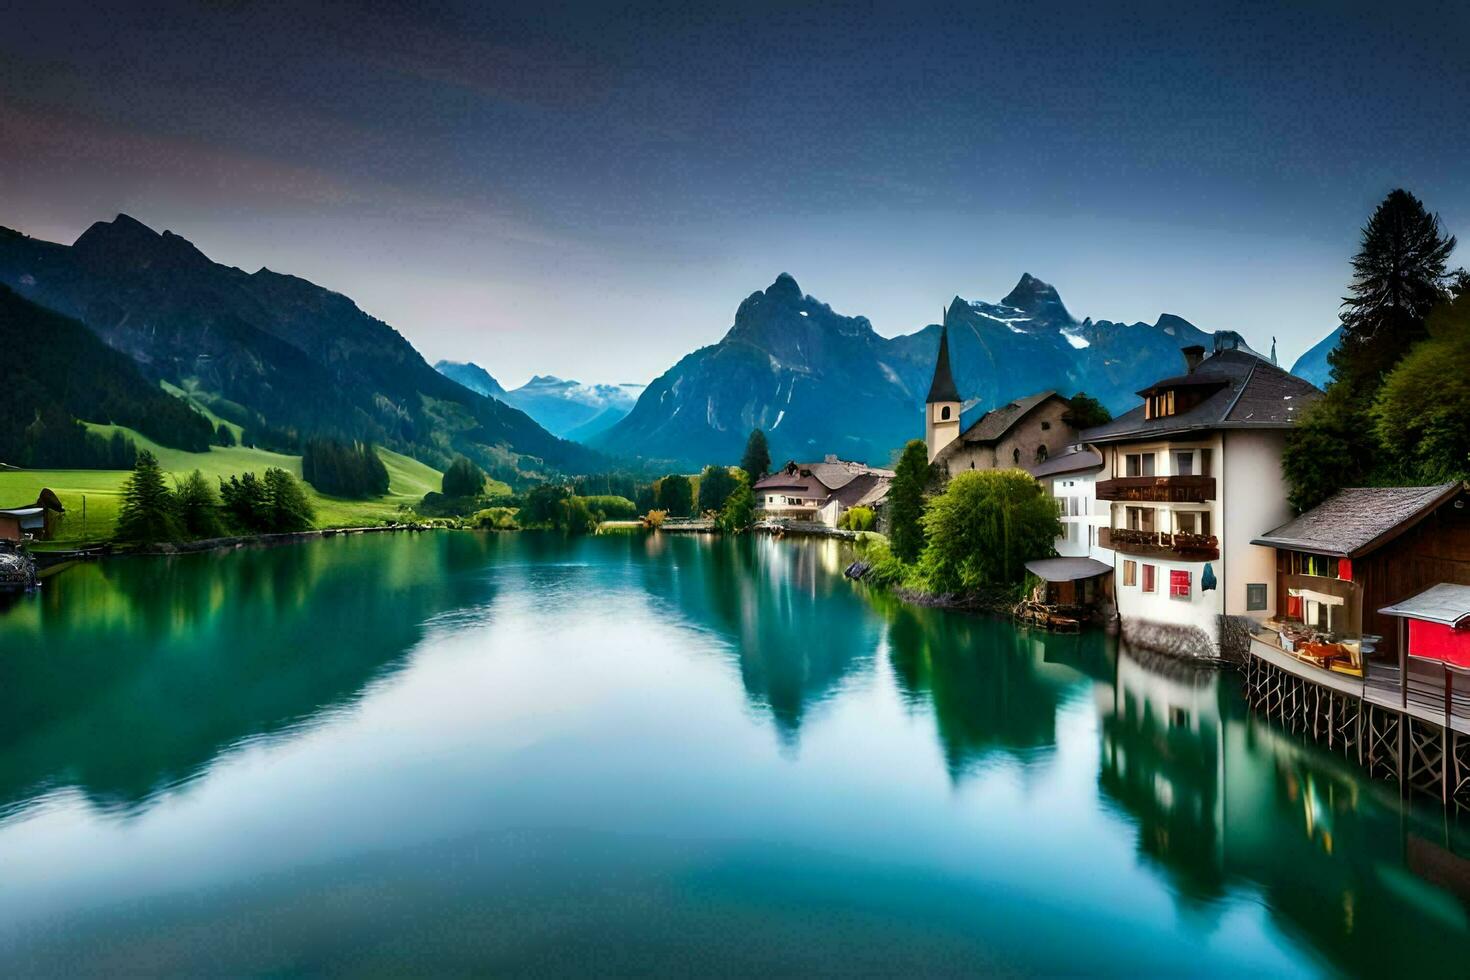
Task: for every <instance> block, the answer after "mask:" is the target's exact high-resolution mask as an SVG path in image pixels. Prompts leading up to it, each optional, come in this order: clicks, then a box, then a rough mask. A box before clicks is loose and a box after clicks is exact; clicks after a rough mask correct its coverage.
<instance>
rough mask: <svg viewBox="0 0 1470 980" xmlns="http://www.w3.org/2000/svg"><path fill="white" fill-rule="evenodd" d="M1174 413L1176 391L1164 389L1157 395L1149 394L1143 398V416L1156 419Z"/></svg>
mask: <svg viewBox="0 0 1470 980" xmlns="http://www.w3.org/2000/svg"><path fill="white" fill-rule="evenodd" d="M1173 414H1174V392H1173V391H1172V390H1170V391H1162V392H1159V393H1158V394H1157V395H1149V396H1148V397H1147V398H1145V399H1144V400H1143V417H1144V418H1148V419H1156V418H1159V417H1160V416H1163V415H1173Z"/></svg>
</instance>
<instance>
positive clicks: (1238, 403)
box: [1081, 349, 1322, 442]
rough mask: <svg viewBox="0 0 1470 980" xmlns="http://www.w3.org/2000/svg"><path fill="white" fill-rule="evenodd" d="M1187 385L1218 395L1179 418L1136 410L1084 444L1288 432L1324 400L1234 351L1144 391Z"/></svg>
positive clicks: (1092, 432) (1304, 384) (1095, 431)
mask: <svg viewBox="0 0 1470 980" xmlns="http://www.w3.org/2000/svg"><path fill="white" fill-rule="evenodd" d="M1186 381H1187V382H1188V385H1189V386H1190V387H1195V386H1199V385H1212V384H1213V385H1217V386H1218V388H1219V390H1217V391H1215V392H1214V393H1212V394H1210V395H1208V396H1207V397H1206V398H1205V399H1204V400H1203V401H1201V402H1200V403H1199V404H1198V405H1196V406H1194V407H1193V408H1191V409H1190V410H1189V411H1187V412H1180V413H1179V414H1177V415H1165V416H1161V417H1159V418H1152V419H1149V418H1144V408H1143V406H1142V405H1139V406H1138V407H1137V408H1134V409H1133V410H1132V411H1129V412H1126V413H1125V414H1123V415H1120V416H1118V417H1117V418H1115V419H1113V421H1111V422H1107V423H1104V424H1103V425H1099V426H1095V427H1094V428H1091V429H1088V430H1086V431H1085V432H1083V433H1082V434H1081V438H1082V439H1084V440H1086V441H1087V442H1124V441H1128V440H1136V439H1147V438H1151V437H1155V436H1168V435H1175V434H1179V433H1185V432H1197V431H1201V430H1211V429H1249V428H1266V429H1287V428H1290V427H1291V426H1292V425H1293V424H1294V423H1295V421H1296V419H1297V417H1298V416H1300V415H1301V414H1302V412H1303V411H1305V409H1306V406H1307V405H1309V404H1311V402H1312V401H1313V400H1315V399H1317V398H1320V397H1321V396H1322V392H1321V390H1320V389H1318V388H1317V387H1316V386H1315V385H1313V384H1311V383H1310V382H1308V381H1303V380H1302V379H1301V378H1298V377H1296V376H1295V375H1292V374H1288V373H1287V372H1285V371H1283V370H1282V369H1281V368H1279V367H1277V366H1276V365H1274V364H1272V363H1270V362H1269V361H1263V360H1261V359H1260V358H1259V357H1256V356H1255V355H1254V354H1249V353H1247V352H1245V351H1243V350H1233V349H1232V350H1222V351H1219V352H1217V353H1215V354H1213V355H1211V356H1210V357H1207V358H1205V359H1204V360H1203V361H1201V362H1200V365H1199V367H1197V368H1195V369H1194V370H1193V371H1191V372H1190V373H1189V374H1187V375H1180V376H1179V377H1177V378H1168V379H1165V380H1164V381H1162V382H1158V383H1156V384H1153V385H1150V386H1149V387H1148V388H1145V389H1143V390H1144V391H1155V390H1158V389H1160V388H1166V387H1169V386H1170V384H1174V385H1175V386H1183V385H1184V384H1185V382H1186Z"/></svg>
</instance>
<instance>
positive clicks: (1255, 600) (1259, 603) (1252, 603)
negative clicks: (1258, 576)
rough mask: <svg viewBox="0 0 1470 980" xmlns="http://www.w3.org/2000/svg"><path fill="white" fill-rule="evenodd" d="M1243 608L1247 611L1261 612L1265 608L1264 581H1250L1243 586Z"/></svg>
mask: <svg viewBox="0 0 1470 980" xmlns="http://www.w3.org/2000/svg"><path fill="white" fill-rule="evenodd" d="M1245 608H1246V611H1247V612H1261V611H1263V610H1264V609H1265V608H1266V583H1265V582H1251V583H1249V584H1247V585H1246V587H1245Z"/></svg>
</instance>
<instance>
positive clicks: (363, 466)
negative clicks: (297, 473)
mask: <svg viewBox="0 0 1470 980" xmlns="http://www.w3.org/2000/svg"><path fill="white" fill-rule="evenodd" d="M301 476H302V479H304V480H305V481H306V482H307V483H310V484H311V485H312V486H314V487H316V489H317V490H318V491H319V492H321V493H328V494H331V495H332V496H334V497H353V498H358V499H361V498H364V497H381V496H382V495H383V494H385V493H387V492H388V467H387V466H385V465H384V464H383V460H382V458H381V457H379V456H378V451H377V449H376V448H374V447H373V444H372V443H368V442H343V441H342V440H339V439H309V440H307V443H306V448H305V449H304V450H303V451H302V454H301Z"/></svg>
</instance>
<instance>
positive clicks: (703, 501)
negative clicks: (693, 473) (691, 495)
mask: <svg viewBox="0 0 1470 980" xmlns="http://www.w3.org/2000/svg"><path fill="white" fill-rule="evenodd" d="M739 482H740V481H739V480H737V479H736V478H735V475H734V474H732V473H731V472H730V467H728V466H706V467H705V468H704V472H703V473H702V474H700V477H699V513H701V514H707V513H710V512H711V511H713V512H715V513H719V512H720V511H721V510H723V509H724V507H725V501H726V500H729V499H730V494H732V493H734V492H735V488H736V486H738V485H739Z"/></svg>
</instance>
